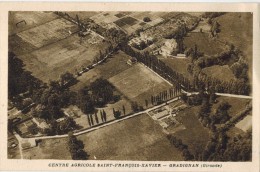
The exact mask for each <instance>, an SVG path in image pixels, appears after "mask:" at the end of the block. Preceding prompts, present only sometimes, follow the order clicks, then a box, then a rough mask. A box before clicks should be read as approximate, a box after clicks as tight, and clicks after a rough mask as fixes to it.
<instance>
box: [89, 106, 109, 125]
mask: <svg viewBox="0 0 260 172" xmlns="http://www.w3.org/2000/svg"><path fill="white" fill-rule="evenodd" d="M98 114H99V115H98ZM98 116H100V117H98ZM87 119H88V124H89V126H93V125H95V123H94V119H95V121H96V124H99V123H104V122H106V121H107V113H106V112H105V110H104V109H103V110H99V113H98V111H95V112H94V114H87ZM99 119H101V120H99Z"/></svg>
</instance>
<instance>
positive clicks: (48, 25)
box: [6, 11, 253, 162]
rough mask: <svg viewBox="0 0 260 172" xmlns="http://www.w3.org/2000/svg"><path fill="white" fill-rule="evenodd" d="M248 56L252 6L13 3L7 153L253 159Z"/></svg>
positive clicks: (36, 156) (145, 158)
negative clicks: (44, 7) (90, 7)
mask: <svg viewBox="0 0 260 172" xmlns="http://www.w3.org/2000/svg"><path fill="white" fill-rule="evenodd" d="M252 56H253V14H252V13H250V12H207V11H205V12H176V11H168V12H165V11H161V12H160V11H158V12H154V11H9V14H8V110H7V112H8V114H6V115H8V130H7V132H8V138H7V139H8V140H7V148H6V149H7V153H8V157H7V158H8V159H14V160H18V159H26V160H34V159H40V160H44V159H48V160H122V161H218V162H230V161H231V162H241V161H248V162H251V161H252V96H253V95H252V85H253V84H252ZM30 162H31V161H30Z"/></svg>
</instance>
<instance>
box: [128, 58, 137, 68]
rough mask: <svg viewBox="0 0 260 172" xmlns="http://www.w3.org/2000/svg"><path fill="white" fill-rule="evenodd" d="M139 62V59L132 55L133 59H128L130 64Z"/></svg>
mask: <svg viewBox="0 0 260 172" xmlns="http://www.w3.org/2000/svg"><path fill="white" fill-rule="evenodd" d="M135 63H137V59H136V58H135V57H132V58H131V59H129V60H127V64H129V65H130V66H131V65H133V64H135Z"/></svg>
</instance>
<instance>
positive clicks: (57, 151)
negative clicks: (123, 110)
mask: <svg viewBox="0 0 260 172" xmlns="http://www.w3.org/2000/svg"><path fill="white" fill-rule="evenodd" d="M78 139H80V140H82V141H83V143H84V144H85V150H86V151H87V152H88V154H89V155H90V157H89V159H90V160H93V159H94V156H95V157H96V158H97V159H98V160H148V161H152V160H153V161H181V160H183V159H182V156H181V152H179V151H178V150H177V149H176V148H175V147H174V146H172V145H170V142H169V141H168V140H167V139H166V135H165V134H164V133H163V132H162V129H161V127H160V126H159V124H156V123H155V122H154V121H153V120H152V119H151V118H150V117H149V116H148V115H146V114H142V115H140V116H137V117H134V118H130V119H128V120H125V121H122V122H119V123H116V124H113V125H110V126H107V127H104V128H101V129H99V130H96V131H93V132H90V133H86V134H83V135H80V136H78ZM140 143H141V144H140ZM66 145H67V138H63V139H51V140H49V139H48V140H43V141H42V142H41V143H40V145H39V147H35V148H31V149H28V150H24V151H23V154H24V156H25V157H27V158H31V159H43V158H45V159H71V157H70V154H69V152H68V150H67V148H66Z"/></svg>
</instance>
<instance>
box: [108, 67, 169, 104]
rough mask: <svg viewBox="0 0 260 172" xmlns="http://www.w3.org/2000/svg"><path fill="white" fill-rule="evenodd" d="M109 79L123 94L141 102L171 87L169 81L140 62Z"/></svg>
mask: <svg viewBox="0 0 260 172" xmlns="http://www.w3.org/2000/svg"><path fill="white" fill-rule="evenodd" d="M109 81H110V82H111V83H112V84H113V85H114V86H115V87H116V88H117V89H118V90H120V92H122V93H123V95H125V96H126V97H127V98H129V99H130V100H133V101H137V102H138V103H139V104H144V102H145V99H146V100H150V99H151V95H156V94H158V93H160V92H161V91H164V90H168V89H169V88H171V86H170V85H169V84H168V83H167V82H165V81H164V80H163V79H161V78H160V77H158V76H157V75H156V74H155V73H153V72H151V70H149V69H148V68H147V67H145V66H144V65H142V64H139V63H138V64H136V65H134V66H132V67H131V68H129V69H127V70H125V71H123V72H121V73H119V74H117V75H115V76H113V77H111V78H109Z"/></svg>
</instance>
